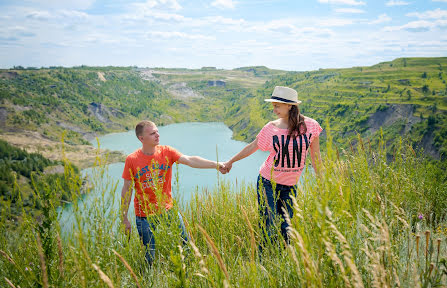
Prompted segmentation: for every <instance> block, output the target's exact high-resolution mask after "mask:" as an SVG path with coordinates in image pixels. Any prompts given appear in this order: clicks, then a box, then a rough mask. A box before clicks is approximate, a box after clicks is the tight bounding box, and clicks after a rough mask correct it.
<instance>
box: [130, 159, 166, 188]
mask: <svg viewBox="0 0 447 288" xmlns="http://www.w3.org/2000/svg"><path fill="white" fill-rule="evenodd" d="M151 166H152V169H151V168H150V164H149V165H146V166H145V167H143V168H141V170H139V171H138V172H137V173H136V174H135V175H134V179H135V180H138V179H139V178H140V177H142V179H144V178H145V180H142V181H141V180H140V183H141V185H142V188H143V189H148V188H149V189H155V188H156V187H162V185H163V182H164V178H165V175H166V172H162V171H167V170H168V169H169V168H171V166H169V165H168V164H163V163H162V164H161V165H160V164H159V163H158V162H155V161H154V160H152V165H151ZM154 178H157V179H158V181H157V183H155V184H154V183H153V182H154V180H153V179H154ZM157 185H158V186H157Z"/></svg>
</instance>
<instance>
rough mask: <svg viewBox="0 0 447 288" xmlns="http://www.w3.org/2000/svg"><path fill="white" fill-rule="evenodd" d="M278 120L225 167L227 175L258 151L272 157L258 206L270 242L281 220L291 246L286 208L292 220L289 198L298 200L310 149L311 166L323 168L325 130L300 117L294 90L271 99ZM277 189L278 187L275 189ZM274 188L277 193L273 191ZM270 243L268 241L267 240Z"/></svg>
mask: <svg viewBox="0 0 447 288" xmlns="http://www.w3.org/2000/svg"><path fill="white" fill-rule="evenodd" d="M265 101H267V102H272V105H273V112H274V113H275V114H276V115H277V116H278V119H277V120H274V121H271V122H269V123H267V124H266V125H265V126H264V127H263V128H262V129H261V131H260V132H259V134H258V135H257V136H256V139H255V140H254V141H253V142H251V143H250V144H248V145H247V146H245V148H243V149H242V150H241V151H240V152H239V153H237V154H236V155H235V156H233V158H231V159H230V160H229V161H228V162H226V163H225V164H224V165H225V167H227V169H228V171H229V170H230V169H231V167H232V165H233V163H234V162H236V161H239V160H241V159H244V158H245V157H248V156H250V155H251V154H253V153H254V152H255V151H256V150H257V149H261V150H262V151H269V152H270V155H269V156H268V158H267V160H266V161H265V162H264V163H263V164H262V165H261V168H260V169H259V174H260V175H259V176H258V185H257V188H258V189H257V190H258V204H259V212H260V214H261V219H263V221H264V225H265V226H264V227H263V228H265V231H266V232H267V235H265V234H264V237H266V236H268V237H269V239H270V240H273V239H271V236H272V235H274V232H273V233H272V231H271V230H272V228H273V224H274V223H275V221H276V219H277V218H278V216H279V215H281V217H282V221H281V234H282V236H283V237H284V239H285V241H286V243H289V236H288V235H287V227H288V226H289V225H288V224H287V222H286V221H285V215H284V213H285V212H284V211H283V207H284V208H285V209H286V211H288V214H289V216H290V218H292V217H293V209H292V203H291V202H292V201H291V198H290V194H291V193H293V195H294V196H296V188H297V183H298V181H299V179H300V176H301V173H302V171H303V168H304V165H305V161H306V155H307V151H308V150H309V149H310V156H311V159H312V166H313V167H314V170H315V172H316V173H317V174H318V173H319V168H320V167H321V158H320V144H319V138H318V136H319V135H320V133H321V131H322V130H323V129H322V128H321V127H320V125H319V124H318V122H317V121H315V120H314V119H311V118H309V117H305V116H303V115H301V114H300V112H299V108H298V104H300V103H301V101H298V93H297V92H296V91H295V90H294V89H291V88H288V87H282V86H276V87H275V89H274V90H273V93H272V96H271V98H270V99H265ZM275 186H276V187H275ZM273 187H275V191H273V189H274V188H273ZM265 240H267V239H265Z"/></svg>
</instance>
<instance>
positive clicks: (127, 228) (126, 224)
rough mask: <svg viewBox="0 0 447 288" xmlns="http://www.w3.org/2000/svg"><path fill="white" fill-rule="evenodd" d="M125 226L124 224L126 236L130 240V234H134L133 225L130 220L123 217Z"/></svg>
mask: <svg viewBox="0 0 447 288" xmlns="http://www.w3.org/2000/svg"><path fill="white" fill-rule="evenodd" d="M123 224H124V232H126V235H128V236H129V238H130V233H131V232H132V225H130V222H129V219H127V217H123Z"/></svg>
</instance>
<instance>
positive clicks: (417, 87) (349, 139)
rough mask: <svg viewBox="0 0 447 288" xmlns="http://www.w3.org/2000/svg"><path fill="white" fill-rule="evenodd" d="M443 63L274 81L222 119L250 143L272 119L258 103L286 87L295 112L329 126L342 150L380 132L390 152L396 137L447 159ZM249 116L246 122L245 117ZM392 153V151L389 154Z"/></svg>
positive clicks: (402, 63) (387, 65) (406, 63)
mask: <svg viewBox="0 0 447 288" xmlns="http://www.w3.org/2000/svg"><path fill="white" fill-rule="evenodd" d="M446 71H447V58H445V57H444V58H400V59H396V60H394V61H391V62H384V63H380V64H377V65H374V66H371V67H354V68H348V69H320V70H318V71H309V72H297V73H294V72H290V73H287V74H286V75H282V76H277V77H275V78H273V79H272V80H270V81H268V82H267V83H266V84H265V85H264V86H263V87H262V88H260V89H258V90H257V91H256V93H255V96H254V97H252V98H250V99H249V101H250V102H249V103H250V104H251V105H250V106H248V105H245V104H244V103H247V99H241V101H239V102H237V103H236V104H235V105H233V108H232V110H231V111H229V114H228V115H227V119H229V120H228V122H227V123H228V124H229V125H230V127H233V128H234V129H235V130H236V133H237V134H238V135H240V136H241V137H242V138H246V139H253V138H254V136H255V135H256V134H255V133H256V132H257V131H258V130H259V129H260V127H261V125H262V123H265V122H267V121H269V120H271V119H272V113H271V112H270V111H271V108H270V105H269V104H268V103H264V102H263V99H264V98H265V96H267V95H269V94H270V93H271V91H273V88H274V86H276V85H281V86H289V87H292V88H295V89H296V90H297V91H298V94H299V98H300V99H301V100H302V101H303V103H302V104H301V106H300V109H301V112H302V113H303V114H305V115H308V116H310V117H313V118H315V119H317V120H318V121H319V122H320V123H321V124H322V126H323V127H324V128H327V127H328V126H330V130H331V131H332V134H333V137H334V140H335V142H336V143H338V144H339V145H340V147H342V148H346V149H347V148H348V147H349V143H352V144H355V143H356V141H357V139H356V137H357V136H356V135H357V133H360V134H361V135H362V136H363V137H366V138H367V141H371V145H374V144H377V143H378V138H379V136H380V127H383V137H384V138H385V140H386V141H387V143H389V145H390V148H391V149H394V145H395V144H396V143H397V141H398V140H399V137H400V136H402V137H403V138H405V139H408V140H409V141H410V142H411V143H413V146H414V148H423V149H424V151H425V152H426V153H427V154H429V155H431V156H432V157H434V158H437V159H439V158H440V157H441V156H442V157H446V156H447V84H446V81H445V79H446V78H447V75H446ZM248 115H249V117H247V116H248ZM391 151H392V150H391Z"/></svg>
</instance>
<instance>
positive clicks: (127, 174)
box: [122, 145, 182, 217]
mask: <svg viewBox="0 0 447 288" xmlns="http://www.w3.org/2000/svg"><path fill="white" fill-rule="evenodd" d="M181 156H182V154H181V153H180V152H178V151H177V150H175V149H174V148H172V147H169V146H162V145H157V146H156V147H155V153H154V154H153V155H150V156H148V155H145V154H144V153H143V151H141V148H139V149H138V150H136V151H135V152H133V153H132V154H130V155H129V156H127V158H126V163H125V165H124V171H123V175H122V177H123V178H124V179H126V180H133V182H134V183H135V197H134V207H135V215H136V216H139V217H146V216H147V215H153V214H159V213H161V212H162V210H160V208H159V207H163V206H164V208H165V209H166V210H168V209H170V208H172V205H173V203H172V194H171V179H172V164H174V163H175V162H177V161H178V159H179V158H180V157H181Z"/></svg>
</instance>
